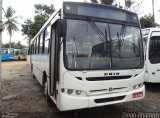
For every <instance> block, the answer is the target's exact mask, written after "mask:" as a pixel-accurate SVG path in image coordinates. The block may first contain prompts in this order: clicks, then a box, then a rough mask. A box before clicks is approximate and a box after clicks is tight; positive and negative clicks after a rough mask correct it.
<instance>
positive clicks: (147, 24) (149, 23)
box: [140, 14, 155, 28]
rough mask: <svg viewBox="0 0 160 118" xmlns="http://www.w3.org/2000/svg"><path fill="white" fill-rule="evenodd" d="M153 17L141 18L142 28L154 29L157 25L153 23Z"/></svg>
mask: <svg viewBox="0 0 160 118" xmlns="http://www.w3.org/2000/svg"><path fill="white" fill-rule="evenodd" d="M152 19H153V16H152V15H151V14H149V15H145V16H143V17H141V18H140V23H141V27H142V28H148V27H154V26H155V24H153V22H152Z"/></svg>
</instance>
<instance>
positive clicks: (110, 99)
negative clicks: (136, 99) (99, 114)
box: [94, 96, 125, 103]
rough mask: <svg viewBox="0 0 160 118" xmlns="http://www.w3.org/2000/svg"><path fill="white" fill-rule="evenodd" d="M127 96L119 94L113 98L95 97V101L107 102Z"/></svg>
mask: <svg viewBox="0 0 160 118" xmlns="http://www.w3.org/2000/svg"><path fill="white" fill-rule="evenodd" d="M124 98H125V96H118V97H111V98H101V99H95V100H94V101H95V103H105V102H113V101H118V100H123V99H124Z"/></svg>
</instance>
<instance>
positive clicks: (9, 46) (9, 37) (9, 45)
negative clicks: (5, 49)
mask: <svg viewBox="0 0 160 118" xmlns="http://www.w3.org/2000/svg"><path fill="white" fill-rule="evenodd" d="M11 47H12V45H11V35H9V48H11Z"/></svg>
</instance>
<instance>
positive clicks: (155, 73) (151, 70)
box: [142, 28, 160, 83]
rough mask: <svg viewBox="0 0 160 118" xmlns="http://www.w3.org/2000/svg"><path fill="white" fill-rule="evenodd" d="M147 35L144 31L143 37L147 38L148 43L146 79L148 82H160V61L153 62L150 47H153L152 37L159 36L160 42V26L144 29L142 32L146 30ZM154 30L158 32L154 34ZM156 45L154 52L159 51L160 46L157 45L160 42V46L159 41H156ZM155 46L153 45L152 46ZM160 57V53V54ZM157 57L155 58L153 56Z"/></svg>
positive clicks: (146, 45)
mask: <svg viewBox="0 0 160 118" xmlns="http://www.w3.org/2000/svg"><path fill="white" fill-rule="evenodd" d="M146 31H147V33H146V35H145V33H144V36H143V39H144V40H147V41H146V44H145V49H144V50H145V57H146V60H145V66H146V67H145V68H146V69H145V81H146V82H151V83H160V62H156V63H152V62H151V58H150V53H151V52H150V50H151V49H150V48H151V45H152V44H151V42H152V39H151V38H152V37H154V36H156V37H159V39H158V40H159V42H160V28H146V29H142V32H146ZM154 32H156V34H153V33H154ZM153 43H154V45H155V46H154V47H155V49H154V50H153V51H152V53H154V52H156V53H157V52H158V48H157V47H156V45H158V44H159V46H160V43H158V41H157V42H154V41H153ZM152 47H153V46H152ZM159 53H160V50H159ZM157 54H158V53H157ZM159 57H160V55H159ZM153 59H155V58H153Z"/></svg>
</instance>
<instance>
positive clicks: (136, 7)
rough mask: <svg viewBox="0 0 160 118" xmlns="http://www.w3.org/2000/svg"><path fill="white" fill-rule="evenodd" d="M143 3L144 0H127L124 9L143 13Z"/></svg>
mask: <svg viewBox="0 0 160 118" xmlns="http://www.w3.org/2000/svg"><path fill="white" fill-rule="evenodd" d="M142 4H143V0H142V1H135V0H125V7H124V9H127V10H130V11H132V12H135V13H137V14H141V13H142V9H141V6H142Z"/></svg>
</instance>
